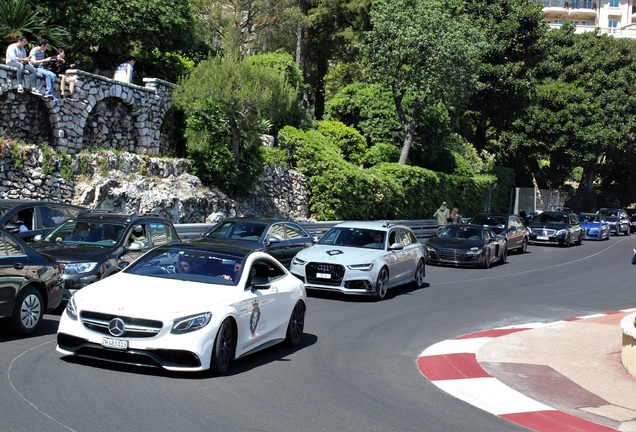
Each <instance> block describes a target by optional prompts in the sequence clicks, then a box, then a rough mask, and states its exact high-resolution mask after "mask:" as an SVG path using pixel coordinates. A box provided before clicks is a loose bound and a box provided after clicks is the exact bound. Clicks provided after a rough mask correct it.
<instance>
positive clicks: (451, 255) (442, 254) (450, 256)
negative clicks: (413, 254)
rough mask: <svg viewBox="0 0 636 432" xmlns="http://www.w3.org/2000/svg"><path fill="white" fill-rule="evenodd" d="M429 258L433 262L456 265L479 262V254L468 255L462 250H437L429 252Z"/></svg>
mask: <svg viewBox="0 0 636 432" xmlns="http://www.w3.org/2000/svg"><path fill="white" fill-rule="evenodd" d="M429 256H430V258H431V259H432V260H437V261H446V262H456V263H462V262H463V263H469V262H473V261H479V254H476V255H466V254H465V253H464V251H463V250H461V249H435V250H430V251H429Z"/></svg>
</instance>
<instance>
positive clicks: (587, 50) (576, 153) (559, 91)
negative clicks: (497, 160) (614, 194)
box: [505, 25, 636, 209]
mask: <svg viewBox="0 0 636 432" xmlns="http://www.w3.org/2000/svg"><path fill="white" fill-rule="evenodd" d="M547 46H548V49H547V52H546V59H545V61H544V62H542V63H541V64H540V65H539V67H538V68H537V70H536V75H537V79H538V81H539V86H538V89H537V99H536V101H535V103H534V104H532V105H531V106H529V107H528V108H527V110H526V111H525V114H524V115H523V116H522V117H521V118H519V119H518V121H516V122H515V123H514V126H515V127H514V128H513V129H512V130H511V131H510V132H509V133H507V134H506V135H505V144H508V145H510V148H511V151H512V152H516V153H517V154H518V155H520V156H521V158H522V160H523V161H524V162H525V164H526V166H527V170H528V171H529V172H532V173H533V175H534V177H535V178H536V179H537V182H538V183H539V185H540V186H541V187H560V186H562V185H563V184H564V183H565V182H566V181H567V180H570V179H572V176H573V173H574V172H575V171H576V170H578V171H580V182H579V185H578V188H577V190H576V194H575V197H574V199H573V201H572V202H571V203H569V205H570V206H571V207H573V208H575V209H591V208H594V206H595V203H594V194H593V191H594V190H593V188H594V183H595V182H598V181H599V173H602V172H603V171H604V169H605V168H604V167H609V166H623V167H625V165H624V163H625V161H633V160H635V159H636V148H635V147H634V145H633V143H634V139H635V138H636V94H635V93H634V91H633V85H634V82H636V50H635V49H634V45H633V44H632V42H631V41H627V40H624V39H616V38H613V37H611V36H607V35H600V34H597V33H595V32H587V33H583V34H575V33H574V27H573V26H569V25H565V26H563V27H562V28H561V29H559V30H555V31H551V32H549V33H548V44H547ZM580 169H582V171H581V170H580ZM631 171H632V169H630V170H629V171H627V172H623V174H624V177H623V179H620V180H618V179H617V181H618V184H619V185H620V188H621V189H623V190H627V189H628V187H629V184H630V183H628V182H629V181H630V179H631V180H632V181H633V180H634V176H633V175H631V174H630V173H631ZM600 183H601V184H603V183H605V181H604V180H603V179H601V180H600ZM606 186H607V185H606Z"/></svg>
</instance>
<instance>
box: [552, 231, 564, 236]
mask: <svg viewBox="0 0 636 432" xmlns="http://www.w3.org/2000/svg"><path fill="white" fill-rule="evenodd" d="M554 235H555V236H562V235H565V230H564V229H561V230H558V231H557V232H555V233H554Z"/></svg>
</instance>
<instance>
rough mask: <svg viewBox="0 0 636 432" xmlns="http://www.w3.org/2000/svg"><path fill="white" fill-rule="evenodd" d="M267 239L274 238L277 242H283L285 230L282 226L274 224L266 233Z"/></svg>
mask: <svg viewBox="0 0 636 432" xmlns="http://www.w3.org/2000/svg"><path fill="white" fill-rule="evenodd" d="M267 237H276V238H277V239H278V240H285V229H284V228H283V224H279V223H277V224H274V225H272V226H271V227H270V229H269V231H267Z"/></svg>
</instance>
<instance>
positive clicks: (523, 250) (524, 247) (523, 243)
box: [519, 237, 528, 254]
mask: <svg viewBox="0 0 636 432" xmlns="http://www.w3.org/2000/svg"><path fill="white" fill-rule="evenodd" d="M526 252H528V239H527V238H526V237H524V238H523V240H522V241H521V247H520V248H519V253H522V254H524V253H526Z"/></svg>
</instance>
